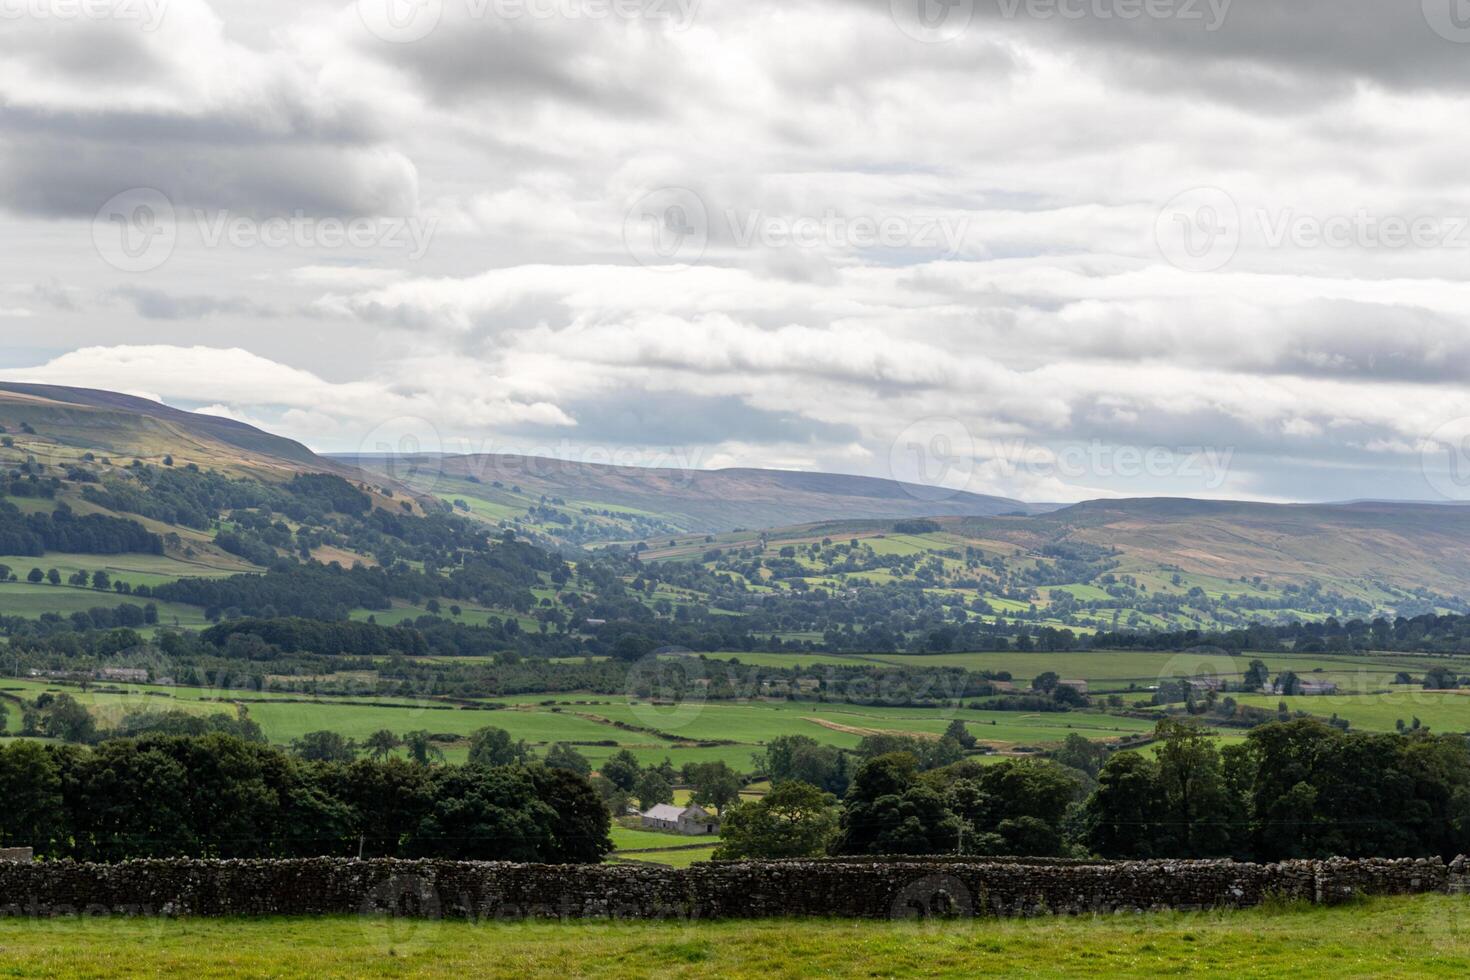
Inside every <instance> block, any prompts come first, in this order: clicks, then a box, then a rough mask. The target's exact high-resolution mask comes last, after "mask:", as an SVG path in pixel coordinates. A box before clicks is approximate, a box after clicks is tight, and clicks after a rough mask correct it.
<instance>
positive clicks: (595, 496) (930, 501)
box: [335, 455, 1036, 544]
mask: <svg viewBox="0 0 1470 980" xmlns="http://www.w3.org/2000/svg"><path fill="white" fill-rule="evenodd" d="M335 458H336V459H338V460H339V461H341V462H343V463H348V464H352V465H355V466H360V467H361V468H362V469H364V470H368V471H370V472H373V471H376V472H381V473H390V472H395V469H394V468H396V469H402V468H405V467H406V468H408V469H412V470H416V471H417V472H419V473H421V474H423V473H434V474H436V479H435V480H434V481H432V482H433V492H435V493H436V494H437V495H439V496H440V497H442V498H444V499H446V500H451V501H452V500H454V499H462V500H465V501H466V503H468V504H470V506H471V509H476V506H475V505H476V502H479V503H480V504H483V505H485V506H483V507H481V508H479V509H481V510H482V512H484V514H485V516H499V517H502V518H504V517H506V516H517V517H524V518H526V520H525V523H527V524H529V525H537V526H538V527H537V529H539V530H542V531H543V532H545V533H549V534H552V535H553V536H566V537H570V538H571V539H572V540H573V541H574V542H575V543H579V544H587V543H595V542H598V541H609V540H632V539H637V538H641V537H644V536H646V535H647V534H658V533H689V532H692V533H702V534H713V533H719V532H724V531H732V530H735V529H737V528H748V529H754V528H763V527H778V526H784V525H791V524H801V523H808V522H812V521H821V520H833V519H864V518H871V519H890V518H893V519H897V518H903V517H929V516H932V515H935V514H947V515H955V516H961V517H988V516H995V515H999V514H1007V513H1031V512H1034V511H1035V510H1036V508H1033V507H1032V506H1031V505H1028V504H1025V503H1023V502H1021V501H1019V500H1010V499H1007V498H1005V497H989V496H984V495H981V494H973V493H957V494H953V495H947V494H946V495H943V496H941V497H936V495H935V493H934V492H933V490H932V489H931V488H928V487H921V486H913V485H910V484H905V483H898V482H896V481H893V480H883V479H875V478H872V477H864V476H845V475H842V474H835V473H799V472H790V471H785V470H761V469H727V470H683V469H655V468H647V467H635V466H607V465H598V464H593V463H579V462H568V461H565V460H556V459H546V458H538V457H526V456H512V455H476V456H447V457H442V458H428V457H420V458H417V459H409V460H404V459H395V460H393V461H392V467H393V468H390V467H389V464H388V461H387V460H385V459H384V458H382V457H372V456H362V457H357V456H338V457H335ZM415 482H416V483H417V482H420V481H415ZM543 496H544V497H546V498H548V501H546V502H543V501H542V500H541V498H542V497H543ZM556 501H560V503H557V502H556ZM531 510H537V511H538V513H528V511H531ZM547 511H557V512H560V514H561V515H562V516H564V517H565V518H568V519H570V524H558V522H557V521H556V520H555V518H556V517H557V516H558V515H557V514H553V513H548V512H547ZM589 511H590V512H591V513H588V512H589ZM506 512H509V513H506ZM578 521H580V522H581V524H582V526H583V532H582V533H581V534H576V533H571V534H566V533H562V534H558V532H559V531H560V532H567V531H569V530H570V529H571V528H574V527H575V526H576V524H577V522H578Z"/></svg>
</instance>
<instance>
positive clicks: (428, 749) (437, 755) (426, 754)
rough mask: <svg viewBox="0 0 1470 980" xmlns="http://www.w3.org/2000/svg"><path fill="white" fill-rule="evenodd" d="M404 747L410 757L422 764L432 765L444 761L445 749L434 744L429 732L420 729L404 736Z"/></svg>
mask: <svg viewBox="0 0 1470 980" xmlns="http://www.w3.org/2000/svg"><path fill="white" fill-rule="evenodd" d="M403 747H404V749H406V750H407V752H408V757H409V758H410V759H412V760H413V761H414V762H416V763H418V764H419V765H421V766H432V765H433V764H434V763H436V762H443V761H444V750H443V749H441V748H439V746H437V745H435V744H434V740H433V738H432V737H431V736H430V735H429V733H428V732H426V731H423V730H419V731H414V732H408V733H406V734H405V735H404V736H403Z"/></svg>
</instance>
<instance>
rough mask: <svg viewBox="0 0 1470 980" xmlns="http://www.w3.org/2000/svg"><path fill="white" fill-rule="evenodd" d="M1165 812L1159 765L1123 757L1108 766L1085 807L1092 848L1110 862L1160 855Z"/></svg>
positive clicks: (1087, 837) (1138, 757)
mask: <svg viewBox="0 0 1470 980" xmlns="http://www.w3.org/2000/svg"><path fill="white" fill-rule="evenodd" d="M1163 810H1164V794H1163V791H1162V790H1161V789H1160V788H1159V766H1158V763H1157V762H1155V761H1154V760H1152V759H1150V758H1148V757H1147V756H1146V755H1144V754H1143V753H1141V752H1119V753H1118V754H1117V755H1115V756H1113V757H1112V758H1111V759H1109V760H1108V761H1107V764H1106V765H1105V766H1103V768H1102V771H1101V772H1100V773H1099V774H1098V778H1097V791H1096V792H1094V793H1093V794H1092V796H1091V797H1089V798H1088V800H1087V803H1086V805H1085V806H1084V807H1083V815H1082V821H1083V824H1084V826H1085V828H1086V829H1085V831H1084V837H1085V840H1086V843H1087V846H1088V847H1090V848H1091V849H1092V850H1094V851H1096V852H1097V853H1098V854H1101V855H1102V856H1103V857H1108V858H1149V857H1156V856H1159V855H1160V854H1161V853H1162V851H1161V850H1160V848H1159V844H1160V841H1159V839H1158V821H1159V815H1160V814H1161V813H1162V812H1163Z"/></svg>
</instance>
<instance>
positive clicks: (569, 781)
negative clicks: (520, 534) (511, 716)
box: [0, 733, 612, 864]
mask: <svg viewBox="0 0 1470 980" xmlns="http://www.w3.org/2000/svg"><path fill="white" fill-rule="evenodd" d="M0 799H3V800H5V806H4V807H0V846H6V847H34V848H35V849H36V853H37V854H38V855H39V856H41V857H46V858H72V859H76V860H95V861H120V860H126V859H129V858H142V857H219V858H245V857H309V856H343V857H349V856H354V855H357V854H359V853H362V854H365V855H371V856H392V857H443V858H457V859H470V860H501V861H528V862H541V863H551V864H567V863H592V862H597V861H600V860H601V859H602V857H603V855H605V854H606V853H607V852H608V851H609V850H611V847H612V845H611V842H610V840H609V839H608V827H609V821H608V815H607V811H606V810H605V809H604V807H603V805H602V803H601V801H600V800H599V799H598V798H597V795H596V794H595V793H593V792H592V790H591V788H590V787H589V786H588V784H587V780H586V779H584V778H583V777H581V776H579V775H577V774H575V773H572V772H568V771H567V770H565V769H554V768H550V767H547V766H542V765H509V766H498V767H489V766H482V765H474V764H471V765H466V766H444V767H435V768H429V767H425V766H419V765H415V764H413V763H412V762H407V761H403V760H396V759H390V760H386V761H381V762H379V761H373V760H370V759H359V760H357V761H354V762H350V763H337V762H310V761H305V760H302V759H299V758H295V757H293V756H292V755H290V754H287V753H285V752H282V751H279V750H277V749H273V748H271V747H269V746H266V745H260V744H256V743H253V742H249V741H245V740H242V739H239V738H235V737H233V736H230V735H226V734H219V733H215V734H208V735H204V736H199V737H190V736H174V735H156V734H154V735H147V736H144V737H141V738H136V739H116V740H112V741H107V742H104V743H102V744H101V745H99V746H97V747H96V748H94V749H92V750H84V749H80V748H75V747H71V746H43V745H40V744H38V743H35V742H17V743H14V744H11V745H9V746H6V747H5V748H3V749H0Z"/></svg>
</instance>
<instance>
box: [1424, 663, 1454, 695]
mask: <svg viewBox="0 0 1470 980" xmlns="http://www.w3.org/2000/svg"><path fill="white" fill-rule="evenodd" d="M1459 686H1460V681H1459V678H1458V677H1456V675H1455V672H1454V671H1453V670H1450V669H1449V668H1448V667H1443V666H1436V667H1431V668H1429V669H1428V670H1426V671H1425V672H1424V689H1425V690H1427V691H1452V690H1454V689H1456V688H1458V687H1459Z"/></svg>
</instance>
